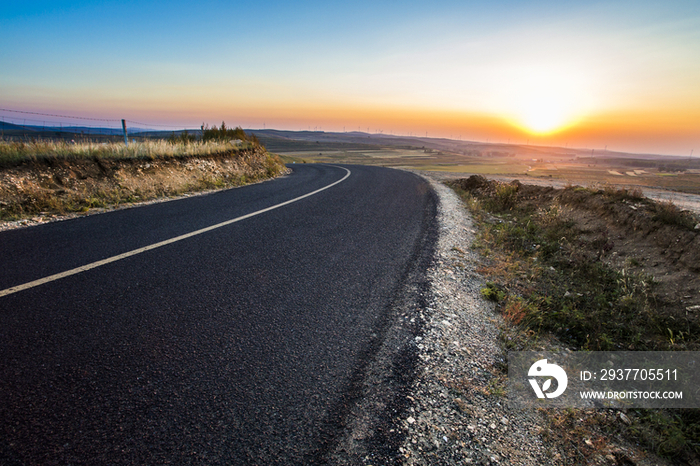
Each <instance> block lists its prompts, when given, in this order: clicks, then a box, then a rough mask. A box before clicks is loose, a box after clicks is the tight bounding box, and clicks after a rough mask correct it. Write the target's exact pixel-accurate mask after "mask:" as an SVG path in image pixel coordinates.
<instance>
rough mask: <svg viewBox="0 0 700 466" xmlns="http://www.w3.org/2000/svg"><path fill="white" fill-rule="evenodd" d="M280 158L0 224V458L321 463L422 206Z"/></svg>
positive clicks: (352, 170)
mask: <svg viewBox="0 0 700 466" xmlns="http://www.w3.org/2000/svg"><path fill="white" fill-rule="evenodd" d="M291 167H292V168H293V173H292V174H291V175H289V176H286V177H283V178H280V179H277V180H273V181H269V182H265V183H261V184H257V185H253V186H248V187H244V188H238V189H232V190H227V191H222V192H218V193H214V194H209V195H204V196H196V197H191V198H186V199H182V200H178V201H171V202H166V203H160V204H153V205H148V206H143V207H139V208H133V209H125V210H120V211H115V212H111V213H107V214H101V215H94V216H90V217H85V218H80V219H74V220H67V221H63V222H55V223H50V224H45V225H40V226H36V227H31V228H26V229H20V230H10V231H5V232H0V290H3V291H4V293H3V294H4V295H2V296H0V419H2V422H0V464H3V465H13V464H163V463H172V464H313V463H320V462H322V461H323V459H324V454H325V453H327V452H328V451H329V449H330V448H331V446H332V444H333V442H334V441H335V440H337V436H338V435H339V429H341V428H342V425H343V419H342V415H343V413H346V412H347V408H348V404H349V403H350V402H351V399H352V397H353V396H354V395H355V394H353V393H351V390H352V384H351V378H352V377H353V376H354V375H355V376H356V375H357V371H358V367H360V366H362V364H365V363H366V358H367V357H369V356H371V352H369V353H368V351H370V348H372V347H373V346H372V341H373V339H376V338H377V335H381V328H380V327H381V326H382V325H385V324H386V323H385V322H383V318H384V317H385V316H386V313H387V309H388V306H389V305H390V303H391V302H392V300H394V299H395V295H396V293H398V292H400V291H399V290H400V288H401V285H402V277H403V274H404V271H405V270H407V268H409V267H410V266H411V265H412V264H413V262H414V261H415V260H416V255H417V253H418V251H417V248H418V245H419V244H421V242H424V241H425V238H426V237H427V235H428V234H429V233H430V231H433V230H434V228H435V224H434V222H435V210H436V205H435V203H436V201H435V198H434V197H433V194H432V192H431V190H430V189H429V187H428V185H427V183H426V182H425V181H423V180H422V179H421V178H419V177H417V176H415V175H412V174H410V173H406V172H401V171H397V170H389V169H383V168H378V167H360V166H348V167H337V166H328V165H293V166H291ZM323 188H327V189H323ZM310 193H314V194H312V195H308V194H310ZM302 196H306V197H303V198H301V199H299V198H300V197H302ZM289 201H294V202H291V203H290V202H289ZM285 203H286V204H285ZM280 204H282V205H280ZM271 207H274V208H273V209H270V208H271ZM250 214H256V215H254V216H249V215H250ZM231 220H236V221H235V222H233V223H227V222H230V221H231ZM211 226H216V228H214V229H209V230H205V229H207V228H209V227H211ZM193 232H195V233H197V234H195V235H192V236H187V235H189V234H191V233H193ZM173 239H175V240H176V241H173ZM153 245H155V246H158V247H155V248H152V247H153ZM85 266H87V267H85ZM67 271H68V272H70V273H68V274H64V272H67ZM47 277H49V280H43V279H45V278H47ZM22 285H26V287H22ZM17 287H19V288H17Z"/></svg>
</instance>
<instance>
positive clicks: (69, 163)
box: [0, 144, 286, 229]
mask: <svg viewBox="0 0 700 466" xmlns="http://www.w3.org/2000/svg"><path fill="white" fill-rule="evenodd" d="M285 170H286V168H285V166H284V164H283V162H282V160H281V159H280V158H279V157H277V156H276V155H273V154H270V153H268V152H267V151H266V150H265V148H264V147H262V146H260V145H255V144H250V145H247V146H245V147H242V148H238V149H235V150H231V149H225V148H224V150H221V151H219V152H217V151H213V152H212V153H204V154H201V155H197V154H192V155H190V154H186V155H181V156H175V155H171V154H164V155H161V156H159V155H158V154H151V155H147V156H139V157H133V158H132V157H127V158H114V157H103V156H98V155H95V156H92V157H52V156H46V157H40V158H37V157H34V158H32V159H30V160H27V161H25V162H23V163H19V164H17V165H14V166H6V167H5V168H1V169H0V228H2V229H6V228H12V227H14V226H21V225H26V224H32V223H37V222H44V221H50V220H53V219H56V218H61V217H65V216H73V215H78V214H81V213H88V212H95V211H100V210H104V209H111V208H118V207H122V206H125V205H130V204H134V203H139V202H144V201H151V200H155V199H162V198H170V197H173V196H179V195H184V194H188V193H193V192H200V191H206V190H211V189H222V188H229V187H235V186H241V185H244V184H248V183H252V182H257V181H262V180H265V179H268V178H272V177H275V176H278V175H280V174H282V173H284V172H285Z"/></svg>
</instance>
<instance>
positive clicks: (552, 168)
mask: <svg viewBox="0 0 700 466" xmlns="http://www.w3.org/2000/svg"><path fill="white" fill-rule="evenodd" d="M291 145H292V143H291V142H289V141H288V142H287V143H286V148H287V149H289V148H290V147H291ZM306 145H307V143H306V142H304V146H306ZM319 146H321V147H328V146H327V145H326V146H323V145H321V144H319ZM548 149H549V150H548ZM533 150H534V149H533V148H525V149H523V150H521V148H519V146H513V147H512V150H511V151H507V150H504V148H503V147H500V146H499V150H498V151H495V150H488V147H485V146H483V145H481V146H479V148H478V150H477V149H474V150H462V151H461V153H460V152H456V151H448V150H439V149H429V148H428V149H424V148H421V149H418V148H411V149H404V148H393V147H376V146H375V147H374V148H371V149H360V150H357V149H353V150H350V149H348V150H338V149H337V148H333V149H331V150H328V149H324V148H320V149H319V150H317V151H310V150H301V151H299V150H297V151H292V150H288V151H285V152H278V154H280V155H282V156H283V158H284V159H285V161H287V162H288V163H290V162H297V163H301V162H304V161H305V162H308V163H311V162H319V163H348V164H360V165H382V166H386V167H394V168H410V169H417V170H427V171H438V172H451V173H464V174H478V175H485V176H488V175H494V176H512V177H516V178H519V179H522V180H527V179H530V180H532V179H542V180H552V181H560V182H563V183H572V184H580V185H583V186H591V185H606V184H609V185H614V186H639V187H644V188H658V189H665V190H670V191H677V192H686V193H691V194H700V160H689V159H680V158H667V159H666V158H663V157H660V156H659V158H651V156H639V158H633V157H631V156H627V157H619V156H616V157H605V156H596V157H595V158H594V157H580V156H576V155H572V154H570V153H566V154H564V153H561V151H560V149H558V148H538V152H537V153H536V154H535V153H534V152H533ZM533 155H534V157H533Z"/></svg>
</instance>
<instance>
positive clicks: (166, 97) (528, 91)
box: [0, 1, 700, 157]
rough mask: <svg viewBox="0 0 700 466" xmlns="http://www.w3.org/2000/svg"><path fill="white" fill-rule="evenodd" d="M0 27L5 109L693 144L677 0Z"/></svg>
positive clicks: (294, 9)
mask: <svg viewBox="0 0 700 466" xmlns="http://www.w3.org/2000/svg"><path fill="white" fill-rule="evenodd" d="M0 25H1V26H2V27H0V31H1V32H0V39H3V40H4V43H5V44H8V47H5V48H4V49H3V50H2V51H1V52H0V63H2V64H3V66H2V68H1V71H0V79H1V80H2V82H3V86H2V87H1V88H0V107H2V108H5V109H13V110H14V111H17V112H27V113H31V112H36V113H42V114H48V115H72V116H75V117H80V118H96V119H111V120H120V119H122V118H124V119H127V120H131V121H138V122H142V124H144V125H151V126H155V127H158V126H167V127H169V128H172V129H176V128H179V129H185V128H199V126H200V125H201V124H202V123H205V124H210V125H211V124H215V125H219V124H220V123H221V122H222V121H225V122H226V123H227V125H228V126H231V127H235V126H241V127H244V128H255V127H258V128H260V129H273V128H274V129H277V130H281V131H309V130H312V129H320V130H323V131H324V132H338V133H342V132H350V131H360V132H365V133H369V134H376V133H383V134H394V135H401V136H411V135H412V136H414V137H425V136H426V134H427V137H429V138H447V139H453V140H463V141H465V140H471V141H475V142H490V141H493V142H496V143H500V144H514V145H517V144H530V145H544V146H556V147H577V148H578V147H580V148H584V147H585V148H595V149H596V150H598V149H601V150H603V149H604V148H607V150H608V151H610V152H628V153H641V154H658V155H675V156H686V157H687V156H690V155H692V154H693V153H694V152H693V151H694V150H695V149H696V148H700V125H698V124H697V122H698V121H700V86H697V83H698V82H700V60H698V57H700V27H698V26H700V5H698V4H697V3H696V2H692V1H671V2H664V3H663V4H656V3H654V2H651V1H646V2H627V1H616V2H613V3H610V2H598V3H586V4H585V5H578V4H570V3H567V4H561V3H556V2H548V1H544V2H533V1H530V2H525V3H521V2H513V1H501V2H492V3H489V4H488V5H484V4H481V3H478V2H468V3H461V2H449V1H448V2H444V1H443V2H439V3H437V4H433V5H431V6H430V7H427V6H426V5H421V4H417V3H408V4H405V3H402V4H394V3H391V2H389V3H380V4H374V3H369V2H361V3H355V4H353V5H330V6H329V5H326V4H322V3H318V4H309V3H304V4H296V3H282V2H280V3H276V2H265V3H258V4H256V5H251V4H247V3H237V2H234V3H230V4H226V5H220V4H218V3H216V2H204V3H200V4H198V5H197V6H193V5H191V4H189V3H185V2H170V3H168V4H167V5H166V6H162V5H161V4H160V3H159V2H153V1H146V2H144V1H141V2H127V3H124V2H114V1H106V2H100V3H98V4H94V3H93V2H89V1H83V2H79V3H77V4H76V3H75V2H71V3H68V2H62V1H58V2H34V3H32V4H30V5H19V4H16V5H13V6H11V7H8V8H6V9H5V10H4V11H3V12H2V13H0ZM0 116H2V117H3V121H10V118H9V117H8V113H4V114H3V113H2V112H0ZM6 117H7V118H6ZM18 119H19V120H21V119H22V118H19V117H18ZM27 119H29V118H26V119H25V120H27ZM95 123H97V122H95Z"/></svg>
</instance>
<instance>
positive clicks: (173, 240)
mask: <svg viewBox="0 0 700 466" xmlns="http://www.w3.org/2000/svg"><path fill="white" fill-rule="evenodd" d="M332 166H334V165H332ZM337 168H342V169H343V170H345V171H346V172H347V174H346V175H345V176H344V177H343V178H341V179H339V180H338V181H336V182H334V183H331V184H329V185H328V186H324V187H323V188H320V189H317V190H316V191H312V192H310V193H308V194H304V195H303V196H299V197H295V198H294V199H291V200H289V201H285V202H282V203H280V204H276V205H273V206H271V207H267V208H265V209H262V210H258V211H257V212H253V213H250V214H246V215H242V216H240V217H237V218H234V219H232V220H227V221H225V222H221V223H217V224H216V225H212V226H210V227H206V228H202V229H201V230H197V231H193V232H191V233H187V234H184V235H180V236H176V237H175V238H170V239H167V240H165V241H161V242H159V243H153V244H150V245H148V246H144V247H142V248H138V249H134V250H132V251H129V252H125V253H123V254H119V255H117V256H112V257H108V258H107V259H103V260H100V261H97V262H92V263H90V264H87V265H83V266H81V267H76V268H74V269H71V270H66V271H65V272H61V273H57V274H54V275H50V276H48V277H44V278H40V279H38V280H34V281H32V282H29V283H24V284H23V285H17V286H13V287H12V288H7V289H5V290H2V291H0V297H3V296H7V295H10V294H12V293H17V292H18V291H23V290H26V289H29V288H34V287H35V286H39V285H43V284H44V283H49V282H52V281H55V280H59V279H61V278H65V277H69V276H71V275H75V274H77V273H80V272H85V271H87V270H90V269H94V268H96V267H100V266H103V265H106V264H109V263H112V262H116V261H119V260H122V259H126V258H127V257H131V256H135V255H137V254H141V253H142V252H146V251H150V250H152V249H156V248H159V247H161V246H167V245H168V244H172V243H176V242H178V241H182V240H183V239H187V238H191V237H193V236H197V235H201V234H202V233H206V232H208V231H212V230H216V229H217V228H221V227H225V226H226V225H231V224H232V223H236V222H240V221H241V220H245V219H247V218H250V217H255V216H256V215H260V214H264V213H265V212H269V211H271V210H275V209H278V208H280V207H284V206H286V205H289V204H291V203H293V202H297V201H300V200H302V199H304V198H307V197H310V196H313V195H314V194H318V193H320V192H321V191H325V190H326V189H328V188H332V187H333V186H335V185H337V184H338V183H342V182H343V181H345V180H346V179H347V178H348V177H349V176H350V173H351V172H350V170H348V169H347V168H345V167H337Z"/></svg>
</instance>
